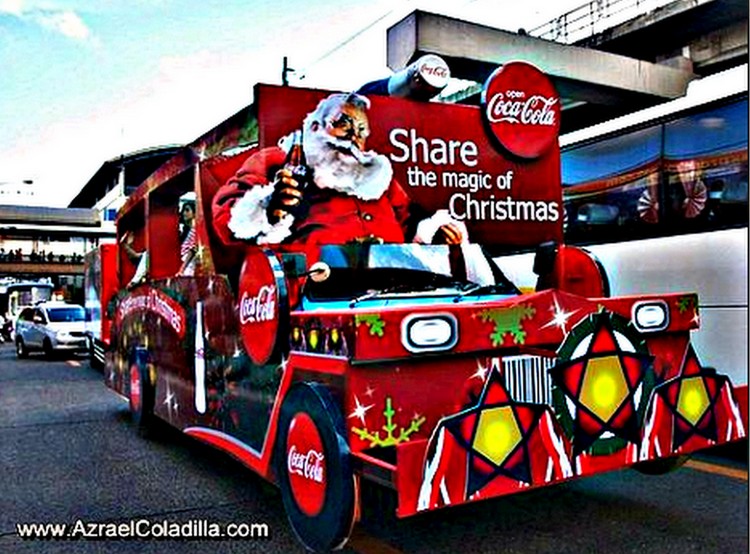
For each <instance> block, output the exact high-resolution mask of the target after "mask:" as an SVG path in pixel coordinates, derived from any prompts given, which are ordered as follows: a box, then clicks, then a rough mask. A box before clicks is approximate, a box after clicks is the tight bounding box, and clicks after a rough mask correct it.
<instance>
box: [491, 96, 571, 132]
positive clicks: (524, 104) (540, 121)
mask: <svg viewBox="0 0 750 554" xmlns="http://www.w3.org/2000/svg"><path fill="white" fill-rule="evenodd" d="M525 96H526V94H525V93H524V92H522V91H517V90H509V91H508V92H507V93H502V92H498V93H497V94H495V96H493V97H492V98H490V101H489V102H488V103H487V119H488V120H489V121H490V123H502V122H508V123H523V124H524V125H550V126H551V125H555V123H556V122H557V112H556V111H555V110H554V109H553V108H554V106H555V104H557V101H558V99H557V98H545V97H544V96H541V95H538V94H536V95H534V96H531V97H529V98H525ZM515 98H518V100H515Z"/></svg>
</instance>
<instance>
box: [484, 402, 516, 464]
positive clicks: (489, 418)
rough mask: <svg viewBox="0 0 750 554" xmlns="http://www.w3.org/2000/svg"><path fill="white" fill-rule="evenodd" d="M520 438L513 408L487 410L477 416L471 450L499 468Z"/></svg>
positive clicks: (504, 407) (503, 407)
mask: <svg viewBox="0 0 750 554" xmlns="http://www.w3.org/2000/svg"><path fill="white" fill-rule="evenodd" d="M521 438H522V435H521V429H520V428H519V426H518V420H517V419H516V416H515V414H514V413H513V408H511V407H510V406H502V407H499V408H489V409H485V410H483V411H482V413H481V414H480V416H479V423H478V425H477V432H476V436H475V438H474V444H473V448H474V450H475V451H476V452H478V453H480V454H482V455H483V456H485V457H486V458H487V459H489V460H491V461H492V463H494V464H495V465H498V466H499V465H502V463H503V462H504V461H505V459H506V458H507V457H508V456H509V455H510V454H511V453H512V452H513V451H514V450H515V449H516V447H517V446H518V444H519V443H520V442H521Z"/></svg>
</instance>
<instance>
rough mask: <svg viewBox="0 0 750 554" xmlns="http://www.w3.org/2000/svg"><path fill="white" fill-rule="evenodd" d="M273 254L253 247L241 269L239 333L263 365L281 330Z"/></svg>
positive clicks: (238, 311) (256, 359)
mask: <svg viewBox="0 0 750 554" xmlns="http://www.w3.org/2000/svg"><path fill="white" fill-rule="evenodd" d="M272 256H273V254H267V253H266V252H264V251H263V250H261V249H260V248H250V249H248V251H247V254H246V255H245V261H244V263H243V264H242V270H241V271H240V281H239V287H238V295H237V298H238V303H237V315H238V317H239V320H240V333H241V335H242V342H243V344H244V345H245V349H246V350H247V354H248V356H250V359H251V360H252V361H253V362H254V363H256V364H258V365H262V364H265V363H266V362H268V360H269V359H270V358H271V355H272V354H273V352H274V350H275V347H276V341H277V338H278V331H279V302H280V299H281V296H280V295H281V292H282V291H280V290H279V287H280V286H282V284H281V283H278V282H277V280H276V277H275V275H274V270H273V267H272V265H271V264H272V263H273V262H274V261H275V258H272Z"/></svg>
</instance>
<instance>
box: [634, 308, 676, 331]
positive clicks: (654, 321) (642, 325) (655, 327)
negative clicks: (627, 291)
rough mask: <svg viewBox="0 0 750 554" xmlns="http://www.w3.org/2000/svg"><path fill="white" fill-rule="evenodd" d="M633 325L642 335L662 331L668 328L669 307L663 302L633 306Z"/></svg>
mask: <svg viewBox="0 0 750 554" xmlns="http://www.w3.org/2000/svg"><path fill="white" fill-rule="evenodd" d="M633 324H634V325H635V328H636V329H638V330H639V331H641V332H642V333H648V332H653V331H662V330H664V329H666V328H667V327H668V326H669V307H668V306H667V303H666V302H664V301H663V300H656V301H649V302H638V303H636V304H634V305H633Z"/></svg>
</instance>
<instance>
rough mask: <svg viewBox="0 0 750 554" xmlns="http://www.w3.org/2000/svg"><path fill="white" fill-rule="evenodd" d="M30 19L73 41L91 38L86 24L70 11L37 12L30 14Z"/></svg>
mask: <svg viewBox="0 0 750 554" xmlns="http://www.w3.org/2000/svg"><path fill="white" fill-rule="evenodd" d="M31 19H32V20H34V21H36V22H37V23H38V24H39V25H41V26H42V27H45V28H47V29H50V30H52V31H56V32H58V33H60V34H62V35H64V36H66V37H68V38H71V39H73V40H87V39H89V38H91V31H90V29H89V28H88V27H87V26H86V23H84V22H83V20H82V19H81V18H80V17H79V16H78V14H76V13H75V12H72V11H39V12H34V13H32V14H31Z"/></svg>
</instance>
